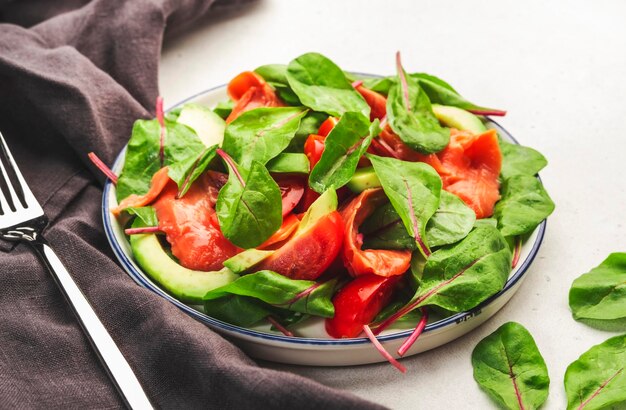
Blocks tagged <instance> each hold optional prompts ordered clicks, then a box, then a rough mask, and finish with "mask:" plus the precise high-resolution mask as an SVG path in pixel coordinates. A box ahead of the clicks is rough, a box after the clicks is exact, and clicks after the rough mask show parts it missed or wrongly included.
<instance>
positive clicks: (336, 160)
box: [309, 112, 380, 193]
mask: <svg viewBox="0 0 626 410" xmlns="http://www.w3.org/2000/svg"><path fill="white" fill-rule="evenodd" d="M379 133H380V127H379V126H378V120H375V121H374V123H373V124H370V121H369V118H368V117H365V116H364V115H363V114H361V113H358V112H347V113H345V114H344V115H343V116H342V117H341V118H340V119H339V122H338V123H337V124H336V125H335V126H334V127H333V129H332V130H331V131H330V134H328V136H327V137H326V140H325V141H324V152H323V153H322V157H321V158H320V160H319V162H318V163H317V164H316V165H315V167H313V170H312V171H311V174H310V175H309V185H310V186H311V188H313V190H314V191H316V192H318V193H323V192H324V191H326V190H327V189H328V188H331V187H332V188H335V189H338V188H341V187H342V186H344V185H345V184H347V183H348V181H350V178H351V177H352V175H354V171H355V170H356V167H357V165H358V163H359V159H360V158H361V156H363V154H365V151H366V150H367V148H368V147H369V145H370V143H371V142H372V138H374V137H376V136H377V135H378V134H379Z"/></svg>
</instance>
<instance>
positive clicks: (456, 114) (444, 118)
mask: <svg viewBox="0 0 626 410" xmlns="http://www.w3.org/2000/svg"><path fill="white" fill-rule="evenodd" d="M432 107H433V112H434V113H435V116H436V117H437V119H438V120H439V122H441V123H442V124H443V125H445V126H446V127H451V128H456V129H458V130H461V131H470V132H473V133H474V134H482V133H483V132H485V131H487V128H486V127H485V124H483V122H482V121H481V120H480V118H478V117H477V116H475V115H474V114H472V113H471V112H469V111H465V110H463V109H461V108H457V107H450V106H448V105H439V104H433V105H432Z"/></svg>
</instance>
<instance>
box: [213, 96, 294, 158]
mask: <svg viewBox="0 0 626 410" xmlns="http://www.w3.org/2000/svg"><path fill="white" fill-rule="evenodd" d="M305 113H306V111H304V110H303V109H301V108H297V107H279V108H256V109H254V110H250V111H246V112H244V113H243V114H241V115H240V116H239V117H237V118H236V119H235V120H234V121H233V122H231V123H230V124H228V125H227V126H226V130H225V131H224V142H223V143H222V149H223V150H224V151H226V152H227V153H228V154H229V155H230V156H231V157H232V158H233V160H235V162H236V163H237V164H239V165H240V166H241V167H243V168H245V169H248V168H250V165H251V164H252V161H258V162H260V163H261V164H263V165H265V164H266V163H267V162H268V161H269V160H271V159H272V158H274V157H276V156H277V155H278V154H280V153H281V152H283V150H284V149H285V148H287V146H288V145H289V143H290V142H291V139H292V138H293V137H294V135H295V134H296V131H297V130H298V127H299V126H300V120H301V119H302V117H303V116H304V115H305Z"/></svg>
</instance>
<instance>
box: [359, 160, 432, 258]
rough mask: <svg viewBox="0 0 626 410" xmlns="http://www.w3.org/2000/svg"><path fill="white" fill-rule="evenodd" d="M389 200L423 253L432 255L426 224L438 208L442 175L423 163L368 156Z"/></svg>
mask: <svg viewBox="0 0 626 410" xmlns="http://www.w3.org/2000/svg"><path fill="white" fill-rule="evenodd" d="M367 157H368V158H369V159H370V161H371V162H372V165H373V166H374V171H375V172H376V175H377V176H378V178H379V179H380V182H381V185H382V187H383V189H384V191H385V194H386V195H387V197H388V198H389V201H390V202H391V204H392V205H393V207H394V208H395V210H396V211H397V212H398V214H399V215H400V218H402V222H403V223H404V227H405V228H406V230H407V232H408V233H409V235H411V236H412V237H413V238H415V244H416V245H417V248H418V249H419V250H420V252H421V253H422V254H424V255H425V256H428V255H430V249H429V248H428V243H427V239H426V224H427V223H428V221H429V220H430V218H431V217H432V216H433V214H434V213H435V212H436V211H437V208H438V207H439V196H440V194H441V185H442V184H441V178H440V177H439V175H438V174H437V171H435V170H434V169H433V167H431V166H430V165H428V164H425V163H423V162H407V161H400V160H397V159H394V158H383V157H378V156H375V155H368V156H367Z"/></svg>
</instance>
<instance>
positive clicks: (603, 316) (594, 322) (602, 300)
mask: <svg viewBox="0 0 626 410" xmlns="http://www.w3.org/2000/svg"><path fill="white" fill-rule="evenodd" d="M569 306H570V309H572V313H573V315H574V319H576V320H578V321H580V322H582V323H585V324H587V325H589V326H592V327H596V328H600V329H603V330H612V331H615V330H619V331H625V330H626V253H612V254H611V255H609V257H608V258H606V259H605V260H604V261H603V262H602V263H601V264H600V265H599V266H597V267H595V268H593V269H592V270H591V271H590V272H588V273H585V274H584V275H582V276H580V277H578V278H577V279H576V280H575V281H574V283H572V287H571V289H570V291H569Z"/></svg>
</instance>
